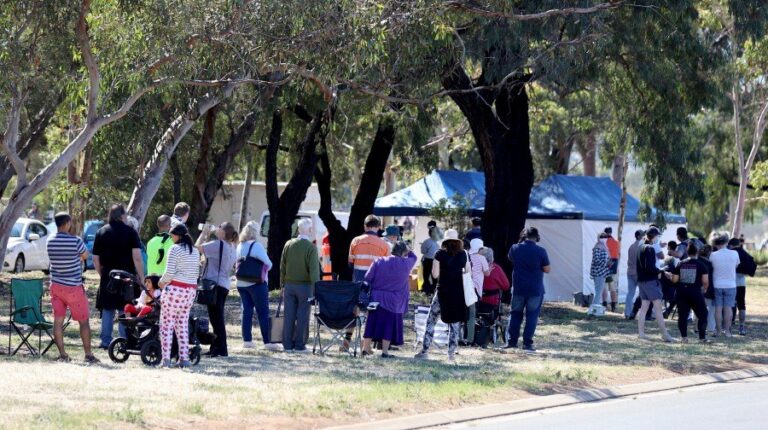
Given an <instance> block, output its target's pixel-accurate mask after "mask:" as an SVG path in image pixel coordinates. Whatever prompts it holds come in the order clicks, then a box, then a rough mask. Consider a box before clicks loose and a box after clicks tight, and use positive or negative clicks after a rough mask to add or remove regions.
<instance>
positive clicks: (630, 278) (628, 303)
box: [624, 275, 637, 318]
mask: <svg viewBox="0 0 768 430" xmlns="http://www.w3.org/2000/svg"><path fill="white" fill-rule="evenodd" d="M636 292H637V275H627V297H626V298H625V299H624V316H625V317H627V318H629V316H630V315H632V305H633V304H634V303H635V293H636Z"/></svg>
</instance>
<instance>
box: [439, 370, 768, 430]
mask: <svg viewBox="0 0 768 430" xmlns="http://www.w3.org/2000/svg"><path fill="white" fill-rule="evenodd" d="M444 428H448V429H482V430H494V429H505V430H506V429H568V430H580V429H583V430H595V429H597V428H617V429H622V430H648V429H654V430H681V429H690V428H700V429H711V428H723V429H728V430H739V429H745V430H756V429H768V377H765V378H755V379H747V380H743V381H736V382H730V383H724V384H712V385H705V386H702V387H691V388H686V389H683V390H676V391H668V392H663V393H657V394H647V395H643V396H636V397H633V398H624V399H615V400H607V401H602V402H594V403H586V404H580V405H574V406H566V407H562V408H554V409H549V410H545V411H539V412H530V413H525V414H520V415H514V416H510V417H501V418H493V419H488V420H481V421H474V422H469V423H463V424H454V425H451V426H447V427H444Z"/></svg>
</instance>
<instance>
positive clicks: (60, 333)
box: [47, 212, 98, 363]
mask: <svg viewBox="0 0 768 430" xmlns="http://www.w3.org/2000/svg"><path fill="white" fill-rule="evenodd" d="M54 221H55V222H56V228H57V229H58V232H57V233H56V234H55V235H54V236H53V237H51V238H50V239H49V240H48V244H47V250H48V260H49V261H50V270H51V306H52V307H53V318H54V319H53V339H54V341H55V342H56V347H57V348H58V349H59V360H61V361H69V356H68V355H67V353H66V352H65V351H64V318H65V317H66V315H67V308H69V313H70V315H71V316H72V319H73V320H75V321H77V322H78V323H79V324H80V339H81V340H82V341H83V349H84V350H85V361H86V362H88V363H96V362H98V360H97V359H96V357H94V356H93V353H92V352H91V326H90V324H89V323H88V316H89V311H88V298H87V297H86V295H85V288H84V287H83V261H85V260H86V259H87V258H88V251H87V250H86V249H85V244H84V243H83V240H82V239H80V238H79V237H77V236H73V235H71V234H69V231H70V229H71V228H72V217H70V216H69V214H68V213H65V212H61V213H58V214H56V216H55V217H54Z"/></svg>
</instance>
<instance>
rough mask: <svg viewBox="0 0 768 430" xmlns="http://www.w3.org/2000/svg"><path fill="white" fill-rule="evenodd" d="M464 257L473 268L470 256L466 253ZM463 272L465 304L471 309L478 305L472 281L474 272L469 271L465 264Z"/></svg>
mask: <svg viewBox="0 0 768 430" xmlns="http://www.w3.org/2000/svg"><path fill="white" fill-rule="evenodd" d="M464 255H466V256H467V262H468V263H469V267H470V268H471V267H472V260H470V258H469V254H468V253H467V252H466V251H464ZM462 271H463V273H462V275H461V281H462V283H463V284H464V304H466V305H467V307H469V306H472V305H474V304H475V303H477V291H475V283H474V281H472V270H471V269H470V270H467V265H466V264H465V265H464V269H462Z"/></svg>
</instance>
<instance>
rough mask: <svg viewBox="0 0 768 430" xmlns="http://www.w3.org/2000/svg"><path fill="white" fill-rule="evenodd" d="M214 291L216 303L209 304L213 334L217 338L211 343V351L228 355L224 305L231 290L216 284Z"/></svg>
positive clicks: (209, 317) (209, 316)
mask: <svg viewBox="0 0 768 430" xmlns="http://www.w3.org/2000/svg"><path fill="white" fill-rule="evenodd" d="M213 291H215V292H216V303H215V304H213V305H208V319H209V320H210V322H211V328H212V329H213V334H215V335H216V339H215V340H214V341H213V343H212V344H211V352H212V353H214V354H218V355H222V356H227V355H229V351H227V331H226V324H225V322H224V306H225V305H226V303H227V296H228V295H229V290H228V289H226V288H224V287H220V286H216V287H215V288H214V289H213Z"/></svg>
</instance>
